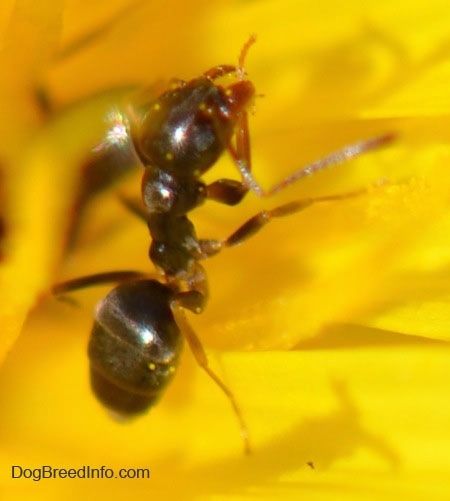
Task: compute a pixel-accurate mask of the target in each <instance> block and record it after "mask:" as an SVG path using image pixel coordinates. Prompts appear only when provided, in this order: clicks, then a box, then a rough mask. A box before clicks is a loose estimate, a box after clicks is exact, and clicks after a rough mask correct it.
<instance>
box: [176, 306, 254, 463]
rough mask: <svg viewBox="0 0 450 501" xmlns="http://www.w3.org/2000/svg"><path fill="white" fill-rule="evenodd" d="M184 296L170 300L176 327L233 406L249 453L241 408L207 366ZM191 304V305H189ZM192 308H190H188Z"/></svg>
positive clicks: (206, 359)
mask: <svg viewBox="0 0 450 501" xmlns="http://www.w3.org/2000/svg"><path fill="white" fill-rule="evenodd" d="M185 299H186V298H185V297H178V296H177V298H176V299H175V300H174V301H173V302H172V304H171V309H172V312H173V315H174V317H175V322H176V323H177V325H178V327H179V328H180V330H181V332H182V333H183V335H184V337H185V338H186V341H187V343H188V345H189V347H190V349H191V351H192V353H193V354H194V357H195V359H196V361H197V363H198V365H199V366H200V367H201V368H202V369H203V370H204V371H205V372H206V373H207V374H208V376H209V377H210V378H211V379H212V380H213V381H214V382H215V383H216V384H217V386H219V388H220V389H221V390H222V391H223V393H225V395H226V397H227V398H228V400H229V401H230V403H231V406H232V407H233V411H234V413H235V415H236V417H237V419H238V421H239V426H240V429H241V436H242V439H243V441H244V450H245V453H246V454H249V453H250V442H249V437H248V430H247V425H246V424H245V421H244V418H243V416H242V413H241V410H240V409H239V406H238V404H237V402H236V399H235V398H234V395H233V393H232V392H231V391H230V389H229V388H228V387H227V386H226V385H225V383H224V382H223V381H222V380H221V379H220V378H219V376H217V374H216V373H215V372H214V371H213V370H212V369H210V368H209V365H208V358H207V356H206V353H205V350H204V349H203V345H202V344H201V342H200V339H199V338H198V337H197V335H196V334H195V332H194V330H193V329H192V327H191V326H190V325H189V323H188V321H187V320H186V316H185V314H184V307H185V306H184V302H185ZM189 306H192V305H189ZM189 309H192V308H189Z"/></svg>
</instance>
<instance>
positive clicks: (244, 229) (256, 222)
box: [199, 188, 367, 259]
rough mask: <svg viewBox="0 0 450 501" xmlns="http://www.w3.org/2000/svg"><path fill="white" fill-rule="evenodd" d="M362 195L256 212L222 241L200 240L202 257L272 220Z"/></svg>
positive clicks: (303, 201)
mask: <svg viewBox="0 0 450 501" xmlns="http://www.w3.org/2000/svg"><path fill="white" fill-rule="evenodd" d="M364 193H367V189H365V188H362V189H359V190H355V191H349V192H347V193H341V194H338V195H325V196H321V197H311V198H301V199H299V200H294V201H292V202H288V203H286V204H283V205H279V206H277V207H274V208H273V209H268V210H262V211H261V212H258V213H257V214H255V215H254V216H252V217H251V218H250V219H248V220H247V221H245V222H244V223H243V224H242V225H241V226H240V227H239V228H238V229H237V230H236V231H234V232H233V233H232V234H231V235H230V236H229V237H227V238H226V239H224V240H208V239H202V240H200V241H199V243H200V246H201V248H202V252H203V256H202V257H203V258H204V259H206V258H208V257H211V256H214V255H215V254H217V253H219V252H220V251H221V250H222V249H223V248H224V247H233V246H235V245H239V244H241V243H242V242H244V241H245V240H247V239H248V238H250V237H252V236H253V235H255V234H256V233H258V232H259V231H260V230H261V229H262V228H264V226H266V225H267V224H268V223H270V221H272V219H274V218H279V217H285V216H290V215H292V214H295V213H296V212H300V211H302V210H304V209H307V208H308V207H311V206H312V205H315V204H319V203H324V202H334V201H338V200H345V199H348V198H354V197H357V196H360V195H363V194H364Z"/></svg>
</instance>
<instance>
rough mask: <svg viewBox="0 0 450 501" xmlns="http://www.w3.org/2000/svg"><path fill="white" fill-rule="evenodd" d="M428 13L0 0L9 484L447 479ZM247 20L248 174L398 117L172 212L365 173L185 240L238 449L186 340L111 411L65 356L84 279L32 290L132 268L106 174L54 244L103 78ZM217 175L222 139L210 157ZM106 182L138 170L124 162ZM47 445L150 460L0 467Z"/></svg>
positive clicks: (445, 227)
mask: <svg viewBox="0 0 450 501" xmlns="http://www.w3.org/2000/svg"><path fill="white" fill-rule="evenodd" d="M449 14H450V12H449V8H448V6H447V4H446V3H445V2H439V1H438V0H431V1H430V2H427V3H426V4H423V2H412V3H411V2H397V3H395V4H392V2H386V1H383V2H379V1H378V2H372V1H369V2H365V3H364V4H361V3H360V2H344V3H341V4H339V3H336V2H329V1H327V0H321V1H319V2H315V3H313V4H311V3H307V2H301V3H299V2H294V1H289V0H281V1H278V2H275V1H273V0H266V1H260V2H219V1H217V2H214V3H211V2H205V1H200V0H196V1H193V2H192V1H191V2H181V1H175V0H174V1H169V2H160V3H159V4H156V3H155V2H141V1H137V0H136V1H135V2H131V1H128V2H124V1H121V2H120V1H118V2H107V3H105V4H104V3H101V2H97V3H96V4H95V5H89V6H87V5H86V3H85V2H77V1H73V2H71V3H67V5H66V4H65V2H62V1H57V0H52V1H51V2H50V1H48V2H44V3H36V2H30V1H26V0H17V1H16V2H5V7H4V9H2V12H1V13H0V16H1V18H0V23H1V24H0V29H1V33H2V38H3V40H2V42H3V43H2V53H1V63H0V71H1V72H2V74H1V78H0V100H1V106H0V109H1V110H2V120H1V121H0V124H1V127H2V130H1V137H2V139H3V141H2V143H1V145H0V171H1V173H2V180H3V192H2V193H1V199H0V202H1V204H2V205H1V207H0V210H1V213H0V216H1V217H2V222H3V223H4V225H5V234H4V236H3V238H2V241H1V252H2V262H1V267H0V283H1V286H2V288H1V292H2V298H1V301H0V319H1V323H2V333H1V337H0V359H1V361H2V366H1V368H0V401H1V407H2V412H1V417H0V430H1V431H0V443H1V447H0V471H1V477H0V482H1V492H4V493H5V494H6V497H7V498H8V499H14V498H17V499H19V498H20V499H21V498H23V497H24V496H25V495H29V494H31V496H32V497H33V499H40V498H42V499H61V498H64V499H66V498H68V497H70V496H72V497H76V498H77V499H78V498H80V497H82V496H83V495H84V494H85V493H86V495H87V496H89V497H92V496H93V495H97V496H100V495H101V496H103V497H108V498H111V499H116V498H117V499H119V498H123V497H124V496H125V495H126V496H127V497H129V498H138V497H140V498H142V497H144V496H145V497H152V498H159V499H217V500H218V499H225V498H234V499H274V498H276V497H283V499H298V498H299V497H304V498H305V499H306V498H307V499H321V500H323V499H336V498H344V497H345V498H346V499H361V498H364V499H372V498H377V499H378V498H383V499H399V498H417V499H419V498H420V499H422V498H433V499H446V498H447V497H448V495H449V488H448V487H447V485H448V482H447V472H448V469H449V467H450V462H449V460H448V454H447V441H448V440H450V433H449V427H448V420H449V414H450V404H449V403H448V398H447V388H448V387H449V386H450V379H449V376H448V362H449V360H448V354H447V352H446V351H445V348H446V341H447V340H448V338H449V334H448V332H449V327H450V315H449V308H448V301H449V299H450V298H449V286H448V284H449V278H450V277H449V274H450V245H449V241H448V240H449V239H448V235H449V234H450V232H449V230H450V228H449V226H450V217H449V211H448V208H449V192H450V191H449V188H450V177H449V175H448V173H447V169H448V165H449V163H450V154H449V153H450V152H449V148H448V146H447V145H448V142H449V137H448V136H449V133H448V131H449V130H450V128H449V127H448V125H449V124H448V116H449V109H450V93H449V91H448V77H449V72H450V64H449V62H448V61H449V57H448V56H449V48H448V47H449V45H448V17H449ZM250 33H256V34H257V36H258V41H257V44H256V45H255V46H254V47H252V48H251V50H250V52H249V54H248V58H247V61H246V69H247V71H248V74H249V78H250V79H251V80H252V81H253V82H254V84H255V86H256V88H257V92H258V94H259V96H260V97H258V98H257V100H256V103H255V104H256V106H255V108H256V109H255V114H254V116H251V118H250V120H251V131H252V159H253V172H254V174H255V177H256V178H257V179H258V180H259V181H260V182H261V184H262V185H263V186H265V187H269V186H271V185H273V184H275V183H276V182H277V180H279V179H281V178H282V177H283V175H286V174H288V173H289V172H292V170H294V169H296V168H298V167H299V166H300V165H302V164H305V163H307V162H309V161H311V160H314V159H316V158H319V157H321V156H324V155H325V154H327V153H329V152H330V151H334V150H336V149H338V148H339V147H341V146H342V145H344V144H347V143H352V142H354V141H356V140H358V139H364V138H368V137H372V136H376V135H379V134H383V133H386V132H390V131H395V132H396V133H397V135H398V139H397V141H396V143H395V144H393V145H392V146H391V147H389V148H387V149H385V150H383V151H377V152H371V153H369V154H367V155H364V156H363V157H361V158H360V159H358V160H356V161H352V162H351V163H348V164H345V165H342V166H339V167H336V168H334V169H331V170H327V171H326V172H325V171H324V172H322V173H319V174H317V175H316V176H313V177H311V178H308V179H306V180H305V181H302V182H301V183H298V184H296V185H295V186H291V187H289V188H288V189H286V190H285V191H284V192H283V193H282V194H280V195H277V196H274V197H273V198H271V199H270V200H269V199H266V200H260V199H258V198H257V197H256V196H254V195H252V194H250V195H248V197H247V198H246V200H245V201H244V202H243V203H242V204H241V205H239V206H238V207H237V208H229V207H222V206H218V205H215V204H214V203H212V202H211V203H207V204H205V206H204V207H202V208H201V209H199V210H198V211H196V213H195V214H193V220H194V222H195V225H196V227H197V228H198V233H199V235H201V236H205V237H211V238H222V237H224V236H227V235H229V234H231V233H232V232H233V230H234V229H236V228H237V227H238V226H239V225H240V224H241V223H242V222H243V221H245V220H246V219H247V218H248V217H250V216H251V215H252V214H254V213H256V212H258V211H259V210H261V209H263V208H267V207H269V208H270V207H273V206H276V205H278V204H281V203H284V202H287V201H289V200H293V199H299V198H303V197H314V196H320V195H327V194H337V193H346V192H349V191H352V190H354V189H357V188H361V187H368V188H369V189H368V193H367V194H365V195H362V196H360V197H355V198H353V199H348V200H343V201H339V202H333V203H326V204H318V205H317V206H314V207H312V208H310V209H308V210H305V211H304V212H301V213H299V214H296V215H293V216H291V217H289V218H286V219H284V220H278V221H275V222H273V223H272V224H271V225H270V226H269V227H268V228H265V229H264V230H263V231H262V232H261V234H259V235H258V236H255V237H254V238H253V239H251V240H250V241H249V242H248V243H245V245H242V246H241V247H239V248H236V249H229V250H227V251H224V252H223V253H222V254H221V255H219V256H217V257H215V258H214V259H211V260H210V261H209V262H207V263H206V264H205V266H206V268H207V272H208V276H209V282H210V288H211V300H210V302H209V304H208V307H207V309H206V310H205V312H204V313H203V314H202V315H201V316H198V317H195V316H193V315H190V316H189V321H190V322H191V324H192V325H193V327H194V328H195V330H196V332H198V334H199V337H200V338H201V339H202V341H203V342H204V345H205V347H206V349H207V350H208V353H209V355H210V362H211V366H213V367H214V368H215V370H217V372H218V373H219V374H220V375H221V377H223V378H224V380H225V381H226V383H227V385H228V386H229V387H230V388H231V389H232V391H233V392H234V394H235V396H236V398H237V400H238V402H239V405H240V407H241V409H242V412H243V415H244V417H245V419H246V422H247V425H248V428H249V431H250V439H251V443H252V449H253V452H252V454H251V456H249V457H246V456H244V454H243V453H242V443H241V442H240V436H239V432H238V429H237V426H236V423H235V417H234V416H233V413H232V411H231V410H230V409H229V404H228V402H227V401H226V399H225V398H224V397H223V395H222V394H221V393H220V391H219V390H218V388H217V387H216V386H215V385H214V383H213V382H212V381H211V380H210V379H209V378H208V377H207V376H206V375H205V374H204V373H202V371H201V370H200V369H199V368H198V366H197V365H196V364H195V362H194V360H193V357H192V354H190V353H189V351H188V350H186V353H185V355H184V357H183V360H182V364H181V366H180V369H179V373H178V375H177V377H176V379H175V380H174V382H173V384H172V386H171V387H170V388H169V390H168V391H167V393H166V395H165V396H164V398H163V399H162V400H161V402H160V403H159V404H158V406H156V407H155V408H154V409H153V410H152V411H151V412H150V413H149V415H147V416H144V417H142V418H140V419H139V420H137V421H136V422H133V423H130V424H126V425H125V424H119V423H116V422H115V421H113V420H111V419H110V418H109V417H108V416H107V414H106V413H105V412H104V411H103V409H102V408H101V407H100V405H99V404H98V403H97V402H96V401H95V400H94V398H93V396H92V395H91V393H90V390H89V382H88V368H87V365H88V362H87V357H86V356H85V346H86V343H87V336H88V332H89V329H90V323H91V319H92V314H91V312H92V309H93V307H94V304H95V302H96V301H97V300H98V299H99V298H100V297H102V294H104V293H105V292H106V291H107V290H108V289H107V288H102V287H99V288H98V290H89V291H88V290H86V291H81V292H76V293H74V294H73V296H74V299H75V301H76V302H77V306H76V307H73V305H72V306H71V305H68V304H65V303H62V302H58V301H56V300H55V299H53V298H51V297H49V294H48V290H49V289H50V287H51V285H52V283H54V282H55V281H57V280H62V279H65V278H69V277H76V276H81V275H86V274H89V273H95V272H98V271H105V270H112V269H130V268H137V269H142V270H149V269H150V270H151V264H150V263H149V262H148V258H147V247H148V244H149V238H148V232H147V230H146V228H145V227H143V225H142V223H141V222H140V221H138V220H136V218H134V217H133V215H130V214H128V213H127V211H125V210H124V209H123V207H121V204H120V203H119V202H118V197H116V196H115V192H114V190H109V191H108V192H107V193H102V194H100V195H99V196H98V197H96V199H95V200H94V201H93V203H92V204H91V205H90V206H89V207H88V208H87V210H88V212H87V213H86V217H85V219H84V220H83V223H82V225H81V227H80V234H79V238H78V240H77V242H78V245H77V246H75V248H74V249H73V250H72V252H70V253H65V252H64V243H65V238H66V236H67V231H68V228H69V225H70V221H71V209H72V208H73V204H74V198H75V196H76V190H77V183H78V182H79V178H80V165H81V164H82V161H83V160H85V156H86V153H87V152H88V151H89V148H90V147H91V145H92V144H96V141H98V140H100V138H101V134H102V133H103V130H104V124H103V122H102V119H103V117H104V115H105V113H106V110H107V109H109V106H110V105H111V103H118V102H120V101H121V99H122V98H123V94H124V93H123V89H124V88H125V87H126V86H128V85H130V84H136V83H142V84H144V85H145V84H146V85H151V84H153V83H154V82H156V81H157V80H158V79H165V80H169V79H170V78H172V77H178V78H183V79H189V78H192V77H195V76H197V75H199V74H201V72H202V71H204V70H205V69H207V68H209V67H211V66H214V65H216V64H220V63H234V62H236V59H237V56H238V53H239V50H240V47H241V46H242V45H243V43H244V42H245V40H247V38H248V36H249V34H250ZM101 91H107V92H101ZM39 95H40V96H41V98H40V99H39V98H38V96H39ZM231 175H233V176H236V173H234V172H233V166H232V165H230V162H229V160H227V159H224V160H223V161H221V162H220V165H218V166H217V168H214V169H213V172H212V173H210V174H208V179H218V178H220V177H223V176H231ZM380 180H388V181H389V182H388V183H385V184H384V185H381V186H378V187H375V185H376V183H377V182H378V181H380ZM120 189H121V190H122V189H123V190H126V192H127V193H128V192H130V193H132V192H133V191H134V192H135V193H136V194H137V193H138V191H139V173H137V174H136V176H135V177H131V178H130V179H129V180H128V181H127V182H125V185H124V187H121V188H120ZM25 321H26V325H25V327H24V328H23V324H24V323H25ZM46 465H48V466H51V467H53V468H64V469H75V470H79V469H82V468H83V467H91V468H98V469H99V470H98V471H99V474H100V473H101V472H103V474H106V473H108V474H109V472H110V470H108V471H107V472H106V470H100V468H101V467H102V466H105V467H106V468H107V469H111V471H112V470H113V471H114V472H115V473H117V474H118V472H119V470H120V469H121V468H125V469H131V468H143V469H146V468H147V469H149V471H150V472H151V478H150V479H143V480H136V479H134V480H131V479H110V480H101V481H99V480H88V479H69V478H64V479H51V480H50V479H41V480H40V481H39V482H37V481H33V479H25V478H23V477H22V478H21V479H18V478H13V477H14V476H19V475H20V472H21V471H22V473H23V472H24V471H25V474H27V475H32V473H33V471H34V475H35V477H36V478H35V480H37V476H38V474H39V472H42V470H39V468H42V467H43V466H46ZM14 466H15V468H13V467H14ZM36 468H38V469H36ZM33 469H36V470H33ZM80 471H81V470H80ZM83 471H85V472H86V469H84V470H83ZM105 472H106V473H105ZM38 485H39V487H38ZM31 496H29V497H31Z"/></svg>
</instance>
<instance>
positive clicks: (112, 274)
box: [51, 270, 148, 296]
mask: <svg viewBox="0 0 450 501" xmlns="http://www.w3.org/2000/svg"><path fill="white" fill-rule="evenodd" d="M144 277H148V274H147V273H142V272H140V271H132V270H123V271H106V272H104V273H95V274H93V275H86V276H84V277H78V278H74V279H72V280H66V281H65V282H60V283H59V284H55V285H54V286H53V287H52V289H51V292H52V294H53V295H55V296H59V295H61V294H65V293H66V292H72V291H76V290H79V289H84V288H86V287H93V286H95V285H104V284H110V283H115V282H127V281H128V280H136V279H139V278H144Z"/></svg>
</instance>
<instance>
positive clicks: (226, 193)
mask: <svg viewBox="0 0 450 501" xmlns="http://www.w3.org/2000/svg"><path fill="white" fill-rule="evenodd" d="M247 193H248V188H247V187H246V186H245V185H244V184H243V183H241V182H240V181H235V180H234V179H218V180H217V181H214V183H211V184H209V185H208V186H207V187H206V197H207V198H209V199H210V200H214V201H216V202H220V203H222V204H226V205H236V204H238V203H239V202H240V201H241V200H242V199H243V198H244V197H245V195H246V194H247Z"/></svg>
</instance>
